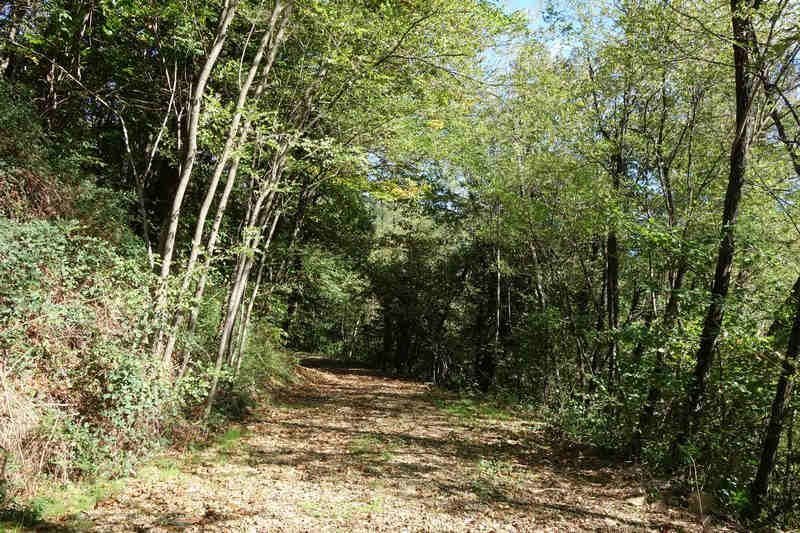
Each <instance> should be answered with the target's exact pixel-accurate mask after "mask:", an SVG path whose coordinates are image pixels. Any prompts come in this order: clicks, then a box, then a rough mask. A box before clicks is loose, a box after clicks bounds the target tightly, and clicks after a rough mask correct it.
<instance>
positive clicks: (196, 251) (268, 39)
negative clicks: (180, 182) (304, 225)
mask: <svg viewBox="0 0 800 533" xmlns="http://www.w3.org/2000/svg"><path fill="white" fill-rule="evenodd" d="M284 9H287V7H286V6H285V5H284V4H283V3H282V2H281V0H276V1H275V6H274V8H273V10H272V16H271V17H270V25H269V29H268V30H267V31H266V32H265V33H264V36H263V37H262V38H261V42H260V43H259V45H258V49H257V51H256V55H255V57H254V58H253V62H252V64H251V65H250V69H249V71H248V73H247V77H246V78H245V82H244V83H243V84H242V86H241V88H240V89H239V98H238V100H237V102H236V108H235V111H234V115H233V119H232V120H231V124H230V126H229V128H228V136H227V138H226V140H225V146H224V148H223V150H222V154H221V155H220V156H219V157H218V159H217V163H216V165H215V167H214V173H213V175H212V177H211V183H210V184H209V186H208V190H207V191H206V196H205V198H204V199H203V204H202V205H201V207H200V212H199V214H198V216H197V223H196V224H195V231H194V237H193V238H192V249H191V252H190V254H189V260H188V263H187V265H186V271H185V274H184V278H183V283H182V286H181V290H180V293H179V298H180V297H182V296H183V295H184V294H185V293H186V292H187V291H188V290H189V286H190V285H191V282H192V279H193V274H194V267H195V265H196V263H197V259H198V257H199V255H200V251H201V248H202V239H203V230H204V228H205V224H206V218H207V217H208V212H209V210H210V209H211V203H212V202H213V201H214V197H215V196H216V193H217V187H218V186H219V181H220V178H221V177H222V173H223V172H224V170H225V167H226V166H227V164H228V161H229V159H230V157H231V154H232V153H233V151H234V148H235V144H236V136H237V133H239V124H240V122H241V119H242V115H243V114H244V108H245V104H246V103H247V98H248V96H249V94H250V87H251V86H252V84H253V81H254V80H255V78H256V75H257V74H258V71H259V68H260V67H261V61H262V59H263V58H264V54H265V52H266V51H267V48H268V46H270V45H273V46H274V47H277V44H276V43H280V41H281V40H282V38H283V37H282V35H283V31H284V28H285V20H286V17H282V19H281V20H282V21H283V22H282V24H281V27H280V28H279V30H278V35H277V37H276V38H275V39H273V34H274V33H275V28H276V24H277V22H278V19H279V17H281V16H282V15H281V14H282V11H283V10H284ZM226 188H227V184H226ZM220 205H221V204H220ZM184 317H185V314H184V312H183V311H182V310H179V311H178V312H177V313H176V316H175V319H174V324H173V327H172V331H171V332H170V335H169V337H168V340H167V346H166V348H165V350H164V355H163V357H164V360H165V361H171V359H172V352H173V350H174V347H175V341H176V339H177V337H178V330H179V329H180V327H181V326H182V325H183V320H184Z"/></svg>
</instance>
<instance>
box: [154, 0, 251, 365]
mask: <svg viewBox="0 0 800 533" xmlns="http://www.w3.org/2000/svg"><path fill="white" fill-rule="evenodd" d="M237 4H238V0H226V1H225V7H224V8H223V10H222V14H221V16H220V22H219V26H218V27H217V33H216V36H215V38H214V44H213V45H212V46H211V50H209V52H208V54H207V56H206V60H205V63H204V64H203V68H202V70H201V71H200V74H199V76H198V77H197V81H196V83H195V87H194V90H193V91H192V100H191V107H190V110H189V117H188V120H189V128H188V131H187V139H186V142H187V146H186V150H185V153H184V158H183V163H182V164H181V172H180V177H179V179H178V188H177V190H176V191H175V197H174V198H173V201H172V208H171V209H170V213H169V218H168V219H167V220H166V223H167V228H166V232H165V234H164V246H163V249H162V250H161V272H160V283H159V289H158V293H157V297H156V303H155V310H156V316H157V317H159V316H160V317H161V319H162V320H163V318H164V317H163V315H164V312H165V310H166V305H167V282H168V278H169V273H170V268H171V266H172V256H173V254H174V251H175V239H176V237H177V233H178V222H179V219H180V213H181V206H182V205H183V197H184V195H185V194H186V187H187V186H188V185H189V180H190V179H191V177H192V169H193V167H194V161H195V157H196V156H197V136H198V133H199V126H200V114H201V111H202V105H203V96H204V95H205V90H206V84H207V83H208V79H209V77H210V76H211V71H212V69H213V68H214V65H215V64H216V62H217V59H218V58H219V54H220V52H221V51H222V46H223V45H224V44H225V39H226V38H227V35H228V27H229V26H230V24H231V21H232V20H233V16H234V14H235V12H236V6H237ZM163 333H164V331H163V328H162V329H161V330H160V331H159V332H158V333H157V334H156V336H155V339H154V342H153V354H154V355H155V356H156V357H157V356H160V355H161V354H162V351H163Z"/></svg>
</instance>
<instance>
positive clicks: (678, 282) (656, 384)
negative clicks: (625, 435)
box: [631, 258, 689, 455]
mask: <svg viewBox="0 0 800 533" xmlns="http://www.w3.org/2000/svg"><path fill="white" fill-rule="evenodd" d="M688 268H689V264H688V261H686V260H685V259H683V258H682V259H681V261H680V263H679V265H678V269H677V271H676V272H675V278H674V280H673V282H672V287H671V289H670V293H669V301H668V302H667V307H666V309H665V310H664V321H663V323H662V326H661V331H662V336H663V337H664V338H666V337H668V336H669V334H670V333H671V332H672V328H673V326H674V325H675V321H676V320H677V318H678V309H679V303H680V293H681V289H682V288H683V278H684V276H685V275H686V272H687V270H688ZM665 350H666V349H665V348H664V347H663V346H661V347H659V348H658V350H657V351H656V363H655V369H654V370H653V375H652V376H651V377H650V389H649V391H648V392H647V400H646V401H645V404H644V408H643V409H642V412H641V414H640V415H639V424H638V425H637V427H636V431H635V432H634V434H633V440H632V443H631V451H632V453H633V454H634V455H638V454H639V453H641V451H642V445H643V444H644V438H645V437H646V436H647V435H648V434H649V432H650V429H651V427H652V425H653V415H654V414H655V411H656V405H657V404H658V402H659V400H660V399H661V391H662V389H663V387H664V383H663V381H664V378H665V377H666V371H667V365H666V361H665V360H664V355H665Z"/></svg>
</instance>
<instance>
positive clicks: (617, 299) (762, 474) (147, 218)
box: [0, 0, 800, 526]
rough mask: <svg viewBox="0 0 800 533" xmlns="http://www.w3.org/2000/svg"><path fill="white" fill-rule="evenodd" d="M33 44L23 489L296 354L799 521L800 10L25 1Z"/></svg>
mask: <svg viewBox="0 0 800 533" xmlns="http://www.w3.org/2000/svg"><path fill="white" fill-rule="evenodd" d="M0 35H2V37H0V39H1V40H0V191H1V192H2V195H1V196H2V198H0V215H2V218H0V258H2V262H1V263H0V379H1V380H2V381H0V387H2V389H3V391H4V394H5V398H6V400H5V403H2V402H0V421H2V422H1V423H0V446H2V454H3V457H0V459H4V460H3V462H2V463H0V464H3V466H4V470H3V472H2V475H0V482H2V483H0V487H4V489H3V492H0V500H2V499H4V498H6V497H12V496H13V493H14V490H15V489H14V487H15V486H18V485H19V484H20V483H21V482H20V481H19V480H20V479H25V476H31V475H45V476H50V477H52V478H56V479H70V478H74V477H80V476H85V475H96V474H99V473H106V474H109V475H115V474H118V473H119V472H120V471H121V470H124V469H125V468H128V466H126V465H129V464H132V461H134V460H135V458H136V457H137V456H138V455H139V454H141V453H142V452H143V451H144V450H146V449H148V448H149V447H152V446H155V445H157V443H161V444H164V443H167V442H169V441H170V440H174V439H175V438H178V437H179V436H180V435H183V434H185V433H186V432H190V431H191V429H187V428H191V427H197V426H198V425H200V426H206V425H208V424H212V425H213V424H215V423H217V424H218V423H223V422H221V421H223V420H224V419H225V417H235V416H237V414H240V412H242V411H243V410H246V407H247V402H248V398H249V397H250V396H251V395H253V394H256V393H255V392H254V391H256V390H257V389H258V387H259V386H260V385H261V384H262V383H263V382H264V381H265V380H267V379H274V376H275V375H276V373H277V374H280V373H281V372H283V371H284V370H282V368H284V367H285V366H286V365H288V364H289V363H287V362H286V361H285V360H284V358H285V355H283V354H285V353H287V352H288V351H290V350H293V351H304V352H318V353H324V354H327V355H329V356H331V357H338V358H345V359H350V360H359V361H363V362H367V363H370V364H374V365H376V366H377V367H380V368H382V369H384V370H385V371H387V372H389V373H393V374H396V375H402V376H407V377H413V378H417V379H421V380H425V381H430V382H434V383H436V384H437V385H441V386H442V387H447V388H451V389H456V390H460V391H464V392H472V393H473V394H476V395H479V396H485V397H487V398H488V397H492V398H501V399H503V400H504V401H506V402H509V403H512V404H515V405H518V406H521V407H526V408H530V410H531V411H530V412H531V416H539V417H543V418H544V419H546V420H547V421H548V424H549V425H550V427H551V428H552V430H553V434H554V438H567V439H576V440H580V441H584V442H588V443H592V444H593V445H595V446H598V447H600V448H602V449H605V450H607V451H608V453H612V454H618V455H619V456H620V457H624V458H627V459H631V460H636V461H640V462H642V463H643V464H645V465H647V467H648V468H649V469H650V471H652V472H654V473H657V474H658V475H660V476H664V477H667V478H670V479H673V480H675V481H676V483H681V482H684V483H686V485H687V486H689V485H692V486H698V485H701V486H702V487H704V490H705V491H707V492H709V493H712V494H713V495H714V497H715V498H716V499H717V500H718V501H719V502H721V503H720V506H721V508H723V509H724V510H725V512H726V513H728V514H729V515H730V516H735V517H738V519H739V520H742V521H744V522H747V523H750V524H764V523H778V524H784V525H791V524H794V525H795V526H796V525H797V524H798V520H800V518H799V517H800V509H798V504H799V503H800V476H799V475H798V474H799V473H800V449H798V447H797V446H796V441H797V440H798V437H800V424H798V423H796V418H797V417H796V412H797V409H798V407H800V398H798V395H797V393H796V392H795V391H794V387H793V385H794V384H795V381H796V379H797V372H796V367H797V361H798V351H800V277H798V276H799V274H800V268H798V267H800V263H798V260H797V257H798V255H797V254H798V251H800V250H799V247H798V244H799V243H800V228H798V222H799V221H800V211H798V209H797V205H796V203H797V201H798V194H800V181H798V180H799V179H800V178H799V177H798V175H800V153H798V150H800V145H798V143H799V142H800V141H798V139H800V105H799V104H800V99H799V98H800V93H798V87H800V63H799V62H798V52H800V5H798V4H797V3H795V2H792V1H790V0H730V2H728V1H721V0H702V1H688V0H597V1H595V2H591V3H583V2H576V3H572V4H570V3H552V4H550V5H548V7H547V8H546V9H544V10H543V11H542V14H541V16H537V17H536V19H534V20H530V19H528V18H526V16H525V15H524V14H523V13H520V12H518V13H509V12H508V10H507V9H505V8H503V7H502V6H501V5H495V4H494V3H491V2H487V1H485V0H425V1H421V0H388V1H378V0H346V1H341V2H328V1H324V0H258V1H256V0H204V1H195V0H169V1H160V2H151V1H145V2H139V1H131V0H93V1H83V0H10V1H9V0H5V1H2V2H0ZM32 450H38V451H37V452H36V453H33V452H32ZM43 450H52V452H51V453H44V452H43ZM120 457H124V460H122V461H120V459H119V458H120ZM111 458H115V459H114V460H111ZM4 480H7V481H4ZM9 480H10V481H9ZM15 480H16V481H15ZM15 483H16V484H17V485H15ZM748 521H749V522H748Z"/></svg>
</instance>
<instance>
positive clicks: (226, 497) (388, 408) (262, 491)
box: [84, 368, 719, 533]
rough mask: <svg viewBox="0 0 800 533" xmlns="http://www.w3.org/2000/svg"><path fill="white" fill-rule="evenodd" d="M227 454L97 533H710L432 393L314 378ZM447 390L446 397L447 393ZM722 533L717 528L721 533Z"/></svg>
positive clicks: (579, 457) (123, 497)
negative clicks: (452, 410) (437, 400)
mask: <svg viewBox="0 0 800 533" xmlns="http://www.w3.org/2000/svg"><path fill="white" fill-rule="evenodd" d="M302 373H303V376H304V378H305V379H304V380H303V384H302V385H298V386H295V387H293V388H292V389H291V390H287V391H284V392H282V393H281V394H279V395H277V398H276V405H272V406H266V405H265V406H263V407H261V408H260V409H259V410H258V411H257V412H256V413H255V415H254V417H253V420H252V421H251V422H250V423H248V425H247V426H246V430H247V433H246V436H245V437H244V438H242V439H241V440H238V441H236V442H235V443H234V444H233V445H230V446H227V447H226V446H222V447H220V446H217V447H216V448H211V449H207V450H205V451H203V452H196V453H195V454H194V455H191V454H188V453H182V454H178V453H177V452H176V453H175V454H174V455H173V456H172V457H171V458H169V460H170V461H172V463H170V464H172V465H173V466H171V467H170V468H167V469H166V473H164V469H163V468H162V471H161V474H159V475H156V476H152V475H150V476H148V475H141V476H140V477H139V478H135V479H132V480H131V481H130V482H129V483H128V485H127V489H126V490H125V491H124V492H122V493H120V494H118V495H117V496H116V497H115V498H113V499H111V500H107V501H105V502H102V503H101V504H100V505H98V506H97V508H96V509H94V510H93V511H92V512H91V513H89V515H88V517H85V518H86V522H84V523H85V524H91V525H87V529H88V530H90V531H97V532H101V531H103V532H105V531H151V532H166V531H187V532H188V531H197V532H199V531H231V532H233V531H242V532H244V531H248V532H304V531H307V532H332V531H391V532H404V531H408V532H420V531H430V532H446V531H454V532H455V531H459V532H460V531H474V532H479V531H482V532H497V533H499V532H520V531H525V532H528V531H530V532H534V531H657V532H667V531H702V530H703V526H702V525H701V524H700V523H699V521H698V519H697V518H695V517H693V516H692V515H690V514H688V513H687V512H685V511H681V510H679V509H671V508H667V507H664V506H663V505H655V504H649V503H648V502H647V498H646V497H645V494H644V492H643V491H642V488H641V486H640V484H639V482H638V479H639V476H638V474H637V472H636V470H635V469H634V468H633V467H632V466H631V467H626V466H625V465H622V466H620V465H612V464H609V463H604V462H602V461H601V460H600V459H598V458H596V457H593V456H592V455H591V454H590V453H588V452H587V451H586V450H581V449H555V450H554V449H552V448H551V447H550V446H549V445H548V443H547V442H546V441H545V440H544V438H543V436H542V435H541V433H540V432H539V431H537V430H536V426H534V425H532V424H530V423H529V422H528V421H526V420H521V419H518V418H511V419H508V420H502V421H501V420H491V419H486V418H481V417H475V418H467V419H465V418H463V417H456V416H451V415H448V414H447V413H446V412H444V411H442V410H441V409H439V408H437V407H436V406H435V405H434V403H433V402H432V399H433V398H434V397H435V396H436V395H435V394H434V393H432V391H431V390H430V389H429V388H428V387H426V386H425V385H422V384H418V383H410V382H406V381H400V380H395V379H387V378H383V377H379V376H374V375H370V374H369V373H367V372H365V371H363V370H357V369H341V368H339V369H336V368H332V369H324V368H323V369H319V370H314V369H303V370H302ZM437 394H438V393H437ZM716 530H719V529H716Z"/></svg>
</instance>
